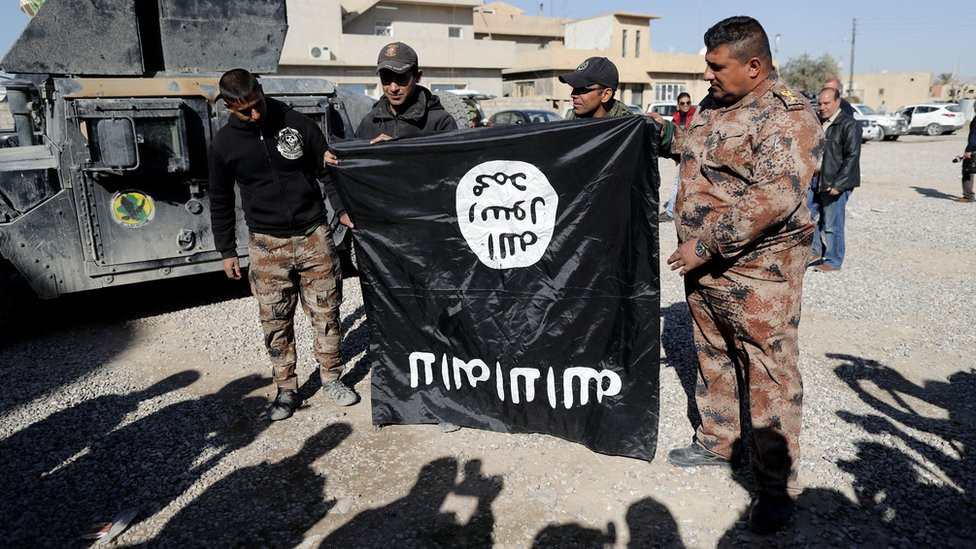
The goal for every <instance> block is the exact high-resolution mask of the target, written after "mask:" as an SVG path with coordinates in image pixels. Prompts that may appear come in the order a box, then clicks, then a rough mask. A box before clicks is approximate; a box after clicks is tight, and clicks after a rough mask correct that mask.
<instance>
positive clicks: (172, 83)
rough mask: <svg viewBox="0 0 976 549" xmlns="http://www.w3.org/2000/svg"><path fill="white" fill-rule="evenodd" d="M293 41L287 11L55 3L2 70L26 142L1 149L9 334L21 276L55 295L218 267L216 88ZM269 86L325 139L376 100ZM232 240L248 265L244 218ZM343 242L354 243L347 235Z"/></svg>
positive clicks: (144, 1) (221, 3)
mask: <svg viewBox="0 0 976 549" xmlns="http://www.w3.org/2000/svg"><path fill="white" fill-rule="evenodd" d="M286 30H287V21H286V11H285V2H284V1H283V0H278V1H268V0H236V1H233V2H231V1H229V0H209V1H202V2H187V1H185V0H47V2H46V3H45V4H44V5H43V6H42V7H41V8H40V10H39V11H38V12H37V14H36V16H35V17H34V18H33V19H32V20H31V21H30V23H29V24H28V26H27V28H26V29H25V30H24V32H23V33H22V34H21V36H20V37H19V38H18V40H17V41H16V43H15V44H14V45H13V47H12V48H11V49H10V51H9V52H8V53H7V55H6V56H5V57H4V59H3V61H2V62H0V69H2V70H4V71H5V72H7V73H10V74H12V75H14V79H13V80H11V81H7V82H6V84H5V85H6V88H7V97H8V99H9V104H10V110H11V112H12V114H13V117H14V122H15V130H16V140H12V141H14V142H15V143H16V145H17V146H13V147H6V148H0V324H2V322H3V320H4V318H3V317H4V316H5V315H7V314H9V310H10V295H11V284H12V282H13V278H15V277H21V278H22V279H23V280H25V281H26V282H27V284H28V285H29V287H30V288H32V289H33V291H34V292H35V293H36V294H37V295H38V296H39V297H41V298H54V297H57V296H59V295H62V294H66V293H71V292H80V291H84V290H92V289H97V288H105V287H110V286H117V285H122V284H132V283H137V282H145V281H151V280H158V279H163V278H172V277H179V276H186V275H192V274H198V273H205V272H210V271H219V270H221V258H220V254H219V253H218V252H217V251H216V250H215V249H214V242H213V234H212V232H211V228H210V213H209V212H210V209H209V196H208V189H207V177H208V165H207V164H208V162H207V155H208V149H209V145H210V140H211V139H212V138H213V136H214V135H215V134H216V132H217V130H218V129H219V128H220V127H222V126H223V125H224V124H225V123H226V121H227V117H228V112H227V111H226V109H225V108H224V106H223V101H218V100H217V95H218V89H217V79H218V78H219V75H220V74H221V73H222V72H224V71H226V70H229V69H232V68H236V67H243V68H246V69H248V70H251V71H252V72H255V73H257V74H263V75H267V74H270V73H273V72H275V70H276V68H277V64H278V58H279V55H280V51H281V47H282V45H283V43H284V39H285V32H286ZM261 82H262V85H263V89H264V91H265V93H266V94H267V95H268V96H271V97H275V98H277V99H279V100H281V101H283V102H285V103H288V104H290V105H292V106H293V107H295V108H296V109H297V110H299V111H301V112H303V113H305V114H307V115H309V116H310V117H312V119H314V120H315V121H316V122H318V124H319V125H320V126H321V128H322V130H323V132H324V133H325V135H326V136H327V137H328V138H329V139H333V138H335V137H342V136H343V135H344V134H345V132H346V131H347V129H349V128H355V127H356V126H357V125H358V123H359V121H360V120H361V119H362V117H363V116H365V114H366V112H367V111H368V110H369V108H370V107H371V105H372V102H373V100H372V99H370V98H368V97H366V96H364V95H358V94H355V93H352V92H347V91H345V90H340V89H337V88H336V86H335V85H333V84H332V83H331V82H330V81H329V80H327V79H325V78H320V77H275V76H262V77H261ZM330 211H331V210H330ZM332 217H333V218H334V215H333V216H332ZM337 225H338V224H337V223H334V220H333V226H337ZM237 232H238V242H239V243H242V246H243V247H242V248H240V249H239V250H238V253H239V255H240V256H241V259H242V266H245V265H246V264H247V262H246V255H247V249H246V243H247V238H246V235H247V228H246V226H245V225H244V220H243V215H242V214H240V212H238V220H237ZM335 237H336V241H337V243H339V244H345V243H346V234H345V230H344V227H342V226H337V230H336V231H335Z"/></svg>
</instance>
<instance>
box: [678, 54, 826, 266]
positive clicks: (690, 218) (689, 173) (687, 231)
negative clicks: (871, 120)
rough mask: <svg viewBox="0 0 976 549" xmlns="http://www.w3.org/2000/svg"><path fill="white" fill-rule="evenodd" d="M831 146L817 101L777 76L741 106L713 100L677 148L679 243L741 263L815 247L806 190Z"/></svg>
mask: <svg viewBox="0 0 976 549" xmlns="http://www.w3.org/2000/svg"><path fill="white" fill-rule="evenodd" d="M823 149H824V133H823V129H821V127H820V122H819V121H818V120H817V118H816V116H814V114H813V111H812V110H811V109H810V107H809V104H808V103H807V102H806V100H804V98H803V96H802V95H800V94H799V93H797V92H796V91H795V90H793V89H791V88H790V87H788V86H787V85H786V83H784V82H783V81H782V80H780V79H779V77H778V76H777V75H776V73H772V74H770V75H769V77H768V78H767V79H766V80H765V81H764V82H762V83H761V84H759V85H758V86H756V88H755V89H754V90H752V91H751V92H749V94H747V95H746V96H745V97H743V98H742V99H741V100H739V101H738V102H737V103H735V104H734V105H731V106H728V107H723V106H721V105H718V104H717V103H716V102H715V101H714V100H712V98H711V96H708V97H706V98H705V99H704V100H703V101H702V103H701V105H700V107H699V109H698V111H697V112H696V113H695V117H694V118H693V119H692V121H691V124H690V125H689V126H688V127H687V128H676V129H675V130H674V139H673V142H672V143H671V153H672V156H673V157H675V158H678V157H680V160H681V167H680V171H681V187H680V189H681V191H680V192H679V193H678V199H677V201H676V203H675V208H674V212H675V216H674V217H675V223H676V225H677V230H678V239H679V240H680V241H682V242H686V241H689V240H692V239H695V238H698V239H700V240H701V241H702V243H703V244H704V245H705V246H706V247H707V248H708V249H709V250H710V251H711V252H712V253H713V254H717V255H718V256H719V257H722V258H725V259H728V260H733V261H738V260H739V259H740V257H741V256H743V255H745V258H744V259H743V261H749V260H751V259H752V258H754V257H755V254H763V253H768V252H775V251H781V250H785V249H789V248H793V247H795V246H799V245H803V244H808V243H809V238H810V234H811V233H812V232H813V223H812V221H811V216H810V210H809V209H808V208H807V205H806V192H807V189H808V188H809V186H810V180H811V178H812V177H813V174H814V171H815V170H816V169H817V167H818V166H820V162H821V159H822V157H823Z"/></svg>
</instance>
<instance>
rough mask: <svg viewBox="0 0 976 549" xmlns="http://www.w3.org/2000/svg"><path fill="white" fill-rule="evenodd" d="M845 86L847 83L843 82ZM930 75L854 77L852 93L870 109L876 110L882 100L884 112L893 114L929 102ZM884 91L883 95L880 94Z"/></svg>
mask: <svg viewBox="0 0 976 549" xmlns="http://www.w3.org/2000/svg"><path fill="white" fill-rule="evenodd" d="M844 84H845V86H846V85H847V82H846V81H845V82H844ZM931 85H932V73H930V72H887V73H881V72H875V73H862V74H855V75H854V92H855V94H856V95H858V96H859V97H860V99H861V102H862V103H866V104H867V105H868V106H869V107H871V108H874V109H876V108H878V106H879V105H880V104H881V101H882V100H883V101H884V102H885V110H886V111H887V112H894V111H895V110H897V109H898V108H899V107H902V106H904V105H909V104H912V103H925V102H928V101H930V99H931V97H930V94H931ZM881 90H884V93H883V94H882V93H881Z"/></svg>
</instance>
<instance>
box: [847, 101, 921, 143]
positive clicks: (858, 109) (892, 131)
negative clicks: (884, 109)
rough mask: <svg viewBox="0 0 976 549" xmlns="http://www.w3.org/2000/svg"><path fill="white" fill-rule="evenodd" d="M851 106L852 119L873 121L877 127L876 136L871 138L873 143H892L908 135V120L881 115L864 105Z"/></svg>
mask: <svg viewBox="0 0 976 549" xmlns="http://www.w3.org/2000/svg"><path fill="white" fill-rule="evenodd" d="M851 106H852V107H854V118H856V119H857V120H869V121H873V122H874V123H876V124H877V125H878V133H877V135H874V136H872V138H873V139H874V140H875V141H882V140H884V141H894V140H895V139H898V137H899V136H901V135H905V134H906V133H908V119H906V118H905V117H903V116H900V115H897V114H881V113H878V112H876V111H875V110H874V109H872V108H871V107H869V106H867V105H865V104H864V103H851ZM862 127H864V125H863V124H862Z"/></svg>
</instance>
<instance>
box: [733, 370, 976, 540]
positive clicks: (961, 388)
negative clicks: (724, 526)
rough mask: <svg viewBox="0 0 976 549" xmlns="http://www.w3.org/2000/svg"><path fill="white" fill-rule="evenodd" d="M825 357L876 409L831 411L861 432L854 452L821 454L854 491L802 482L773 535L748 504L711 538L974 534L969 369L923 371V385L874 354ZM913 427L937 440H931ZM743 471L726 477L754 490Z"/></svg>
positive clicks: (974, 381) (975, 376)
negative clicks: (942, 374) (936, 375)
mask: <svg viewBox="0 0 976 549" xmlns="http://www.w3.org/2000/svg"><path fill="white" fill-rule="evenodd" d="M827 357H828V358H832V359H835V360H838V361H841V364H840V365H839V366H837V367H836V368H835V370H834V371H835V372H836V374H837V375H838V377H839V378H840V379H842V380H843V381H844V382H845V383H847V384H848V386H849V387H850V388H851V389H852V390H853V391H854V392H855V393H856V394H857V396H858V397H859V398H860V399H861V401H863V402H864V403H866V404H868V405H869V406H870V407H871V408H872V409H873V410H874V412H877V413H863V414H861V413H855V412H851V411H848V410H840V411H838V412H837V415H838V417H840V418H841V419H843V420H844V421H846V422H848V423H849V424H851V425H852V426H856V427H860V429H863V431H864V432H865V435H864V436H863V438H862V439H861V440H857V441H855V442H854V446H855V450H854V452H853V453H852V454H851V455H845V454H844V453H843V452H841V453H840V454H837V455H831V456H829V457H828V456H824V457H828V459H833V460H835V461H834V463H836V465H837V467H838V468H840V469H841V470H842V471H844V472H845V473H848V474H849V475H851V477H852V478H853V488H854V493H855V496H856V497H855V499H854V500H853V501H852V500H850V499H849V498H848V497H847V496H845V495H844V494H842V493H840V492H839V491H836V490H832V489H827V488H817V487H814V488H807V489H806V490H804V491H803V493H802V494H801V495H800V496H799V497H798V498H797V500H796V514H795V517H794V520H793V521H792V523H791V524H790V525H788V526H787V527H786V528H784V529H783V530H782V531H781V532H779V533H777V534H775V536H772V537H770V538H763V537H760V536H756V535H754V534H751V533H749V532H748V531H747V530H746V525H747V523H748V516H749V511H748V510H746V512H745V513H743V515H742V516H741V517H740V518H739V520H738V522H737V523H736V526H735V527H734V528H732V529H730V530H729V531H728V532H727V533H726V534H725V536H723V538H722V540H721V541H720V542H719V544H718V546H719V547H740V546H744V545H749V544H754V543H757V542H759V541H761V540H763V539H766V540H767V542H766V543H772V544H784V545H785V544H800V545H813V546H864V545H870V546H880V547H890V546H894V547H919V546H921V547H962V546H966V545H969V544H971V542H972V540H973V539H974V536H976V530H974V525H976V504H974V502H973V498H972V494H973V486H974V483H976V480H974V479H976V470H974V469H976V468H974V463H973V458H972V447H973V443H974V442H976V441H974V438H976V435H974V433H976V429H974V427H976V412H974V408H976V407H974V404H973V400H972V395H973V394H976V372H973V371H969V372H958V373H955V374H953V375H951V376H949V378H948V379H947V380H946V381H945V382H941V381H927V382H925V383H924V384H923V385H921V386H920V385H916V384H914V383H912V382H911V381H908V380H907V379H905V378H904V376H902V375H901V374H900V373H898V372H897V371H895V370H894V369H892V368H889V367H887V366H884V365H883V364H881V363H879V362H877V361H874V360H871V359H865V358H861V357H856V356H851V355H843V354H828V355H827ZM932 407H935V408H936V410H933V409H932ZM923 409H925V411H924V413H923ZM918 432H924V433H930V434H935V435H937V436H938V437H939V438H940V439H941V440H940V441H939V442H938V443H936V444H933V443H932V442H930V441H925V440H922V439H921V438H920V437H919V436H918ZM906 449H907V450H906ZM816 457H817V456H809V457H807V458H806V459H816ZM742 472H743V471H742V470H741V469H740V470H737V471H736V472H735V473H734V474H733V478H734V479H735V480H736V481H737V482H739V483H740V484H741V485H742V486H743V487H745V488H746V489H748V490H749V491H750V492H751V493H752V494H753V495H755V494H756V493H757V486H756V485H755V484H754V483H753V482H751V481H750V480H748V479H747V478H746V476H745V475H743V474H741V473H742ZM769 540H771V541H769Z"/></svg>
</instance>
